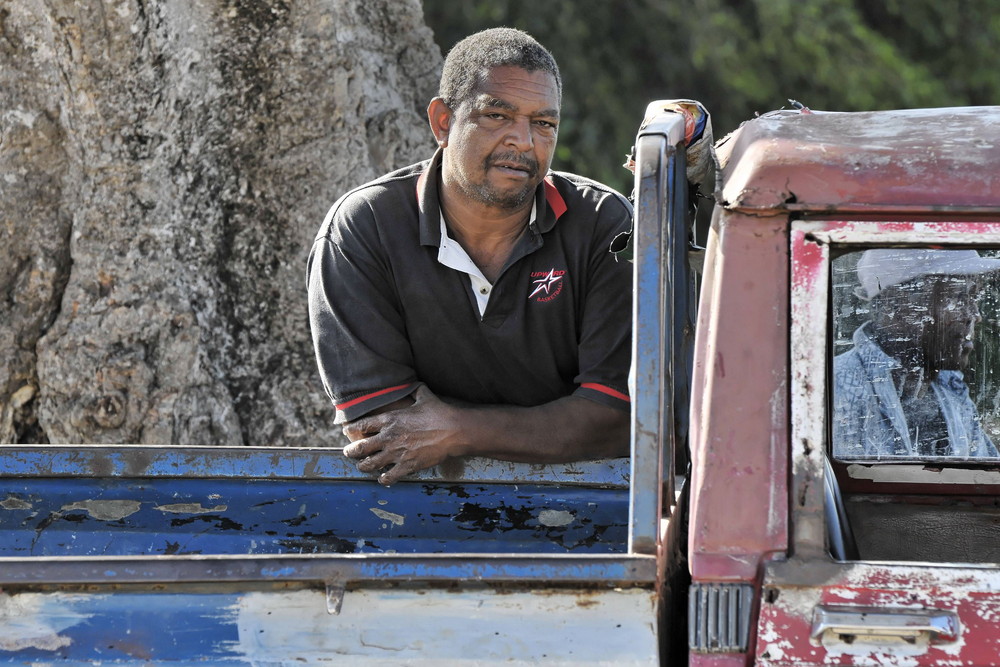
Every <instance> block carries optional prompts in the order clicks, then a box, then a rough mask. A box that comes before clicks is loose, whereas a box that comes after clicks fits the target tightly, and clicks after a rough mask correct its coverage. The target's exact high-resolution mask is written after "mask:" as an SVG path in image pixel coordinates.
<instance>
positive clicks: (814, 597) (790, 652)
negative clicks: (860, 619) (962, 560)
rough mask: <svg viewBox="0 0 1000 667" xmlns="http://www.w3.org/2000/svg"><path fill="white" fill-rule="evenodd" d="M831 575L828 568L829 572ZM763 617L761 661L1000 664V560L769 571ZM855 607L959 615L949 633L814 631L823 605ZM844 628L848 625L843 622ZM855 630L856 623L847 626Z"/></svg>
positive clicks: (871, 610)
mask: <svg viewBox="0 0 1000 667" xmlns="http://www.w3.org/2000/svg"><path fill="white" fill-rule="evenodd" d="M828 575H829V573H828ZM764 585H765V599H764V601H763V602H762V604H761V613H760V621H759V625H758V635H759V638H760V639H759V642H758V646H757V652H756V656H757V660H758V662H759V664H761V665H774V666H775V667H777V666H779V665H781V666H784V665H801V666H805V665H858V666H861V665H907V666H912V667H921V666H923V665H953V666H955V667H962V666H966V665H968V666H972V665H980V666H987V665H1000V634H997V632H996V623H997V620H998V619H1000V571H998V570H997V568H959V567H940V566H938V567H934V566H926V565H918V564H914V565H890V564H868V563H855V564H851V565H843V566H839V567H838V568H837V570H836V574H834V575H833V576H828V578H826V579H825V580H824V581H814V582H808V583H807V581H805V580H803V581H799V582H797V583H794V584H793V583H792V582H791V581H790V580H789V579H788V578H785V577H783V578H782V581H780V582H779V581H775V580H770V579H765V582H764ZM820 608H823V609H833V610H837V609H842V610H847V611H850V612H853V613H857V612H858V611H859V610H861V611H864V610H867V611H868V612H869V614H875V613H876V612H889V613H898V614H906V613H907V612H910V613H921V612H931V613H944V614H947V615H952V616H953V617H955V618H957V619H958V622H957V627H956V631H957V634H956V636H954V637H949V636H948V635H947V634H946V633H939V634H937V635H935V634H934V633H927V632H912V633H911V632H906V628H905V626H904V625H903V624H900V629H899V631H898V632H896V633H895V636H893V633H892V632H891V631H887V630H882V631H880V632H879V633H877V634H874V633H873V634H868V635H865V634H864V631H862V630H861V628H863V627H864V626H863V625H861V624H858V625H857V626H856V630H857V631H855V632H836V631H829V632H826V633H824V634H823V635H821V636H813V635H814V634H815V633H814V630H815V616H816V610H817V609H820ZM844 629H845V628H841V630H844ZM846 629H848V630H850V629H851V628H850V627H848V628H846Z"/></svg>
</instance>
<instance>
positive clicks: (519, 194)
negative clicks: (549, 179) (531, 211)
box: [467, 153, 538, 210]
mask: <svg viewBox="0 0 1000 667" xmlns="http://www.w3.org/2000/svg"><path fill="white" fill-rule="evenodd" d="M500 162H514V163H516V164H518V165H520V166H522V167H524V168H525V169H527V170H528V179H527V181H526V182H525V184H524V186H523V187H521V188H519V189H517V190H514V191H509V190H500V189H498V188H496V187H494V186H493V185H491V184H490V182H489V181H488V180H487V178H486V177H485V176H486V174H488V173H489V170H490V168H491V167H493V166H494V165H495V164H497V163H500ZM483 175H484V178H483V182H482V183H480V184H476V183H467V185H468V186H469V187H468V193H469V194H470V195H471V196H473V197H475V198H476V199H478V200H479V201H481V202H483V203H484V204H488V205H490V206H493V207H496V208H499V209H502V210H515V209H519V208H521V207H522V206H524V205H525V204H526V203H527V202H528V201H529V200H530V199H531V197H532V195H534V193H535V188H536V187H537V186H538V183H537V181H536V179H537V177H538V163H537V162H535V161H534V160H530V159H526V158H523V157H521V156H519V155H517V154H516V153H503V154H499V155H490V156H489V157H488V158H486V160H484V161H483Z"/></svg>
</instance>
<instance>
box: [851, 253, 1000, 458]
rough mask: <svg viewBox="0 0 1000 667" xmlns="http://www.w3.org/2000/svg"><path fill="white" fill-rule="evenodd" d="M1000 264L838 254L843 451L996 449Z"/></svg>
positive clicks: (922, 453) (915, 454)
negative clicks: (997, 321)
mask: <svg viewBox="0 0 1000 667" xmlns="http://www.w3.org/2000/svg"><path fill="white" fill-rule="evenodd" d="M998 271H1000V259H995V258H990V257H982V256H980V254H979V253H978V252H976V251H975V250H938V249H929V248H879V249H872V250H867V251H864V252H854V253H849V254H846V255H843V256H841V257H838V258H837V259H835V260H834V262H833V284H834V295H833V321H834V325H833V326H834V354H835V357H834V362H833V454H834V456H835V457H837V458H846V459H873V458H876V459H881V458H906V459H926V458H932V457H959V458H978V457H996V456H997V448H996V446H995V445H994V442H1000V437H998V436H1000V422H997V421H996V417H995V415H996V414H997V413H998V409H997V407H998V403H1000V374H998V373H997V372H996V371H997V370H1000V341H997V327H996V322H995V319H996V312H997V308H996V302H997V287H998V282H997V280H996V275H997V274H996V272H998ZM984 312H985V313H986V315H987V316H986V321H985V322H984V317H983V313H984ZM986 329H988V330H990V331H989V334H988V335H984V333H983V332H984V330H986Z"/></svg>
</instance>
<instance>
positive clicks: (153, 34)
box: [0, 0, 441, 446]
mask: <svg viewBox="0 0 1000 667" xmlns="http://www.w3.org/2000/svg"><path fill="white" fill-rule="evenodd" d="M440 63H441V55H440V52H439V51H438V49H437V47H436V46H435V45H434V42H433V39H432V35H431V32H430V30H428V29H427V28H426V26H425V25H424V22H423V15H422V10H421V6H420V3H419V0H294V1H293V0H246V1H242V0H241V1H239V2H236V1H234V0H76V1H74V0H7V1H6V2H4V4H3V6H2V7H0V216H2V218H0V220H2V223H0V297H2V298H0V442H6V443H12V442H16V443H43V442H52V443H109V444H111V443H143V444H178V445H260V446H264V445H287V446H328V445H337V444H342V443H343V440H342V436H341V435H340V433H339V428H335V427H333V426H332V421H333V410H332V408H331V407H330V406H329V401H328V399H327V398H326V396H325V395H324V394H323V391H322V386H321V384H320V382H319V377H318V373H317V371H316V364H315V361H314V357H313V351H312V344H311V342H310V338H309V327H308V320H307V314H306V299H305V261H306V256H307V254H308V252H309V247H310V245H311V243H312V239H313V235H314V234H315V232H316V230H317V228H318V227H319V224H320V222H321V221H322V218H323V215H324V214H325V212H326V210H327V209H328V208H329V206H330V205H331V204H332V203H333V201H334V200H335V199H336V198H337V197H338V196H340V195H341V194H342V193H344V192H345V191H347V190H348V189H349V188H351V187H353V186H355V185H358V184H360V183H362V182H364V181H366V180H368V179H370V178H373V177H374V176H376V175H378V174H381V173H383V172H385V171H388V170H390V169H393V168H395V167H398V166H401V165H403V164H407V163H409V162H412V161H415V160H418V159H422V158H425V157H427V156H429V155H430V153H431V150H432V149H433V142H432V136H431V134H430V132H429V130H428V129H427V124H426V121H425V119H424V113H423V110H424V107H425V105H426V103H427V101H428V100H429V99H430V97H431V95H433V94H434V90H435V88H436V78H437V74H438V72H439V69H440Z"/></svg>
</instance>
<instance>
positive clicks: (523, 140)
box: [505, 118, 534, 153]
mask: <svg viewBox="0 0 1000 667" xmlns="http://www.w3.org/2000/svg"><path fill="white" fill-rule="evenodd" d="M505 143H506V144H507V145H508V146H512V147H514V148H516V149H517V150H518V151H520V152H522V153H523V152H525V151H527V150H528V149H530V148H531V147H532V146H533V145H534V138H533V137H532V136H531V121H530V120H528V119H527V118H516V119H514V122H513V123H511V124H510V126H509V128H508V132H507V137H506V139H505Z"/></svg>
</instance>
